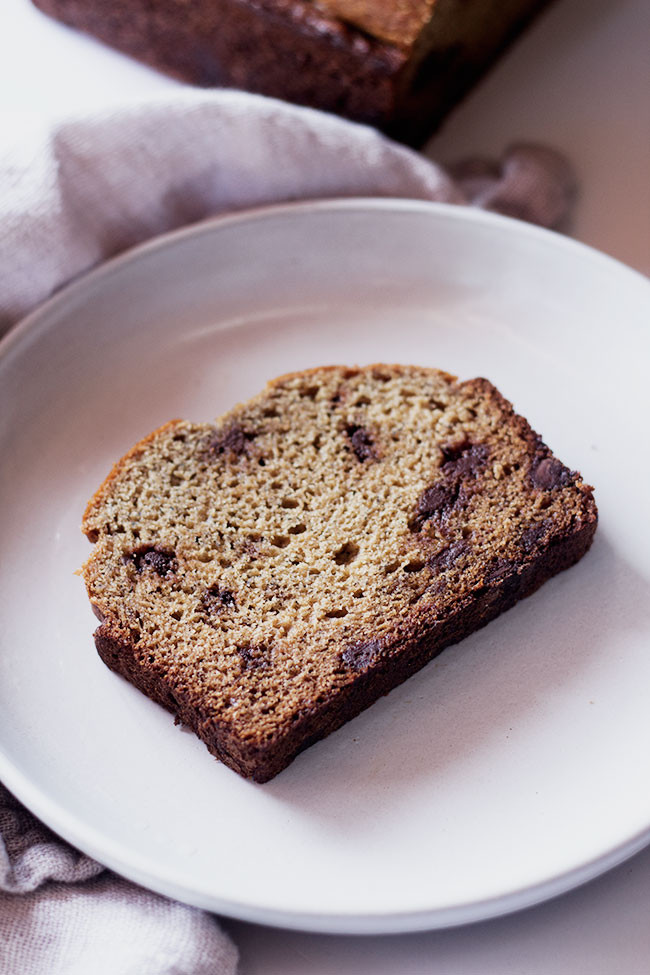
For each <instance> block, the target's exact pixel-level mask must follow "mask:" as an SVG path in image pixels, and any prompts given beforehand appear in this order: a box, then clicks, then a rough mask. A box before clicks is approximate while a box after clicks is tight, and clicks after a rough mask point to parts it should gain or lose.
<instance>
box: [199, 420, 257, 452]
mask: <svg viewBox="0 0 650 975" xmlns="http://www.w3.org/2000/svg"><path fill="white" fill-rule="evenodd" d="M256 436H257V434H256V433H251V432H250V431H248V430H244V428H243V427H242V426H241V425H240V424H239V423H234V424H232V425H231V426H229V427H227V428H226V429H225V430H219V431H217V433H216V434H215V435H214V436H212V437H211V438H210V441H209V443H208V447H207V450H208V453H209V454H212V455H213V456H221V455H222V454H232V455H233V456H235V457H240V456H241V455H242V454H248V452H249V445H250V442H251V441H252V440H254V439H255V437H256Z"/></svg>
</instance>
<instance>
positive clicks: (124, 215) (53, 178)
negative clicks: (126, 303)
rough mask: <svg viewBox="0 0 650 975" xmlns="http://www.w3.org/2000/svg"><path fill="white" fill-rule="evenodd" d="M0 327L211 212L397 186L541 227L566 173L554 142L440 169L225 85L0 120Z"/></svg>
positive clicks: (555, 213)
mask: <svg viewBox="0 0 650 975" xmlns="http://www.w3.org/2000/svg"><path fill="white" fill-rule="evenodd" d="M3 133H4V134H3V138H2V140H0V256H1V258H2V260H1V261H0V330H1V329H2V328H3V326H4V328H6V327H7V326H8V325H10V324H11V323H12V322H14V321H16V320H17V319H19V318H20V317H22V316H23V315H25V314H26V313H27V312H28V311H29V310H30V309H31V308H33V307H34V306H35V305H36V304H37V303H38V302H40V301H42V300H43V299H44V298H46V297H47V296H48V295H50V294H51V293H52V292H53V291H54V290H55V289H56V288H58V287H60V286H61V285H62V284H64V283H65V282H66V281H69V280H70V279H71V278H73V277H75V276H76V275H78V274H80V273H82V272H83V271H84V270H86V269H88V268H89V267H92V266H93V265H95V264H97V263H99V262H100V261H102V260H104V259H105V258H107V257H110V256H112V255H113V254H117V253H119V252H120V251H123V250H125V249H126V248H128V247H130V246H132V245H133V244H137V243H139V242H140V241H143V240H147V239H148V238H150V237H153V236H155V235H156V234H160V233H163V232H164V231H167V230H172V229H173V228H175V227H179V226H182V225H185V224H189V223H192V222H194V221H196V220H200V219H201V218H202V217H206V216H211V215H213V214H217V213H222V212H225V211H232V210H238V209H243V208H247V207H252V206H258V205H261V204H266V203H274V202H278V201H286V200H298V199H310V198H311V199H314V198H325V197H341V196H384V197H385V196H397V197H414V198H417V199H423V200H442V201H445V202H451V203H468V202H471V203H475V204H476V205H478V206H483V207H487V208H489V209H493V210H498V211H500V212H504V213H508V214H511V215H513V216H518V217H522V218H523V219H527V220H530V221H532V222H533V223H538V224H541V225H543V226H547V227H554V226H557V225H558V224H559V223H560V222H561V221H562V220H563V219H564V217H565V216H566V212H567V209H568V207H569V205H570V202H571V199H572V196H573V189H574V182H573V177H572V174H571V171H570V168H569V167H568V165H567V164H566V162H565V161H564V160H563V159H562V158H561V157H560V156H559V155H558V154H557V153H555V152H553V151H552V150H548V149H543V148H540V147H535V146H514V147H512V148H511V149H509V150H508V151H507V152H506V154H505V156H504V159H503V160H501V161H500V162H495V161H487V162H486V161H484V160H468V161H465V162H463V163H462V164H461V165H460V166H459V167H458V168H457V170H456V172H455V173H454V174H453V176H454V178H451V177H450V176H449V175H448V174H447V173H445V172H444V171H443V170H442V169H441V168H440V167H438V166H436V165H435V164H434V163H432V162H431V161H429V160H428V159H426V158H425V157H424V156H421V155H419V154H417V153H415V152H412V151H410V150H408V149H406V148H404V147H403V146H398V145H397V144H395V143H392V142H390V141H389V140H387V139H385V138H384V137H382V136H381V135H379V133H377V132H376V131H374V130H373V129H369V128H366V127H364V126H360V125H354V124H353V123H350V122H346V121H344V120H342V119H339V118H336V117H335V116H333V115H326V114H324V113H321V112H316V111H313V110H311V109H306V108H299V107H297V106H295V105H288V104H285V103H284V102H279V101H275V100H274V99H270V98H262V97H260V96H256V95H249V94H246V93H244V92H237V91H217V92H214V91H213V92H204V91H198V90H194V89H183V90H181V91H180V92H179V93H178V94H176V95H175V96H173V97H169V96H167V97H165V98H164V99H158V100H149V101H147V102H146V103H145V104H132V105H130V106H128V107H123V108H122V109H119V110H115V111H113V112H109V113H104V114H102V115H98V116H94V117H87V118H74V119H70V120H67V121H66V120H64V121H61V122H59V123H58V124H56V125H52V124H51V123H48V122H45V121H42V120H39V119H34V118H29V117H15V118H14V119H13V120H5V121H3Z"/></svg>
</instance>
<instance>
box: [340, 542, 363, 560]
mask: <svg viewBox="0 0 650 975" xmlns="http://www.w3.org/2000/svg"><path fill="white" fill-rule="evenodd" d="M358 554H359V546H358V545H356V544H355V543H354V542H346V543H345V545H342V546H341V548H340V549H339V550H338V551H337V552H335V553H334V561H335V562H336V564H337V565H348V564H349V563H350V562H352V561H353V559H356V557H357V555H358Z"/></svg>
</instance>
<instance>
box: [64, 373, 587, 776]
mask: <svg viewBox="0 0 650 975" xmlns="http://www.w3.org/2000/svg"><path fill="white" fill-rule="evenodd" d="M596 521H597V513H596V506H595V504H594V500H593V497H592V494H591V489H590V488H589V487H587V486H586V485H584V484H583V482H582V480H581V477H580V475H579V474H578V473H576V472H575V471H571V470H569V469H568V468H567V467H565V466H564V465H563V464H562V463H561V462H560V461H559V460H557V459H556V458H555V457H554V456H553V455H552V454H551V452H550V451H549V449H548V448H547V447H546V446H545V444H544V443H543V442H542V441H541V440H540V438H539V437H538V436H537V435H536V434H535V433H534V432H533V431H532V430H531V429H530V427H529V426H528V424H527V423H526V421H525V420H524V419H523V418H521V417H519V416H517V415H516V414H515V413H514V412H513V410H512V407H511V406H510V404H509V403H508V402H507V401H506V400H504V399H503V397H502V396H501V395H500V393H499V392H498V391H497V390H496V389H495V388H494V387H493V386H492V385H491V384H490V383H489V382H488V381H487V380H485V379H475V380H470V381H468V382H462V383H458V382H457V381H456V380H455V378H454V377H453V376H450V375H449V374H447V373H444V372H440V371H437V370H431V369H424V368H418V367H407V366H387V365H373V366H368V367H365V368H345V367H330V368H321V369H316V370H311V371H307V372H304V373H296V374H292V375H288V376H284V377H281V378H280V379H277V380H274V381H273V382H271V383H270V384H269V385H268V386H267V387H266V389H265V390H264V391H263V392H262V393H261V394H260V395H259V396H257V397H256V398H254V399H252V400H251V401H249V402H248V403H245V404H243V405H240V406H237V407H235V408H234V409H233V410H232V411H231V412H229V413H228V414H226V415H225V416H224V417H222V418H221V420H219V421H218V422H217V423H215V424H197V423H188V422H183V421H173V422H171V423H168V424H166V425H165V426H164V427H162V428H161V429H160V430H158V431H156V432H155V433H153V434H151V435H150V436H149V437H147V438H146V439H145V440H143V441H142V442H141V443H140V444H138V445H136V446H135V447H134V448H133V449H132V450H131V451H130V452H129V453H128V454H127V455H126V456H125V457H124V458H123V459H122V460H121V461H119V462H118V464H116V466H115V467H114V469H113V470H112V472H111V473H110V475H109V476H108V478H107V479H106V481H105V482H104V484H103V485H102V487H101V488H100V489H99V491H98V492H97V494H96V495H95V496H94V497H93V498H92V499H91V501H90V502H89V504H88V507H87V509H86V512H85V516H84V520H83V531H84V532H85V533H86V535H87V536H88V538H89V539H90V540H91V541H92V542H94V549H93V552H92V555H91V556H90V558H89V559H88V561H87V562H86V564H85V566H84V568H83V576H84V580H85V583H86V586H87V590H88V595H89V597H90V600H91V602H92V604H93V607H94V608H95V611H96V613H97V615H98V616H99V618H100V620H101V621H102V625H101V626H100V628H99V629H98V631H97V633H96V637H95V638H96V643H97V648H98V650H99V652H100V654H101V656H102V657H103V659H104V660H105V661H106V663H107V664H108V665H109V666H110V667H112V669H114V670H116V671H118V672H119V673H121V674H123V675H124V676H125V677H127V678H128V679H129V680H131V681H132V682H133V683H134V684H136V686H138V687H139V688H140V689H141V690H143V691H144V692H145V693H146V694H148V696H150V697H152V698H153V699H154V700H156V701H158V702H159V703H161V704H163V705H164V706H166V707H168V708H169V709H170V710H172V711H173V712H174V713H175V714H176V715H177V717H178V719H179V720H180V721H183V722H185V723H186V724H188V725H190V726H191V727H192V728H193V729H194V731H195V732H196V733H197V734H198V735H199V736H200V737H201V738H202V739H203V740H204V741H205V742H206V744H207V745H208V747H209V748H210V750H211V751H212V752H213V754H215V755H216V756H217V757H218V758H220V759H221V760H222V761H224V762H226V764H228V765H230V766H231V767H232V768H234V769H235V770H236V771H238V772H239V773H240V774H242V775H245V776H247V777H251V778H254V779H256V780H258V781H265V780H266V779H268V778H271V777H272V776H273V775H275V774H276V773H277V772H278V771H280V769H281V768H283V767H284V766H285V765H287V764H288V763H289V761H291V759H292V758H293V757H295V755H296V754H297V753H298V752H299V751H300V750H302V749H303V748H305V747H306V746H307V745H309V744H311V743H312V742H313V741H315V740H317V739H318V738H321V737H323V736H324V735H326V734H328V733H329V732H330V731H332V730H333V729H334V728H336V727H338V726H339V725H340V724H342V723H343V722H344V721H346V720H348V718H350V717H352V716H353V715H354V714H356V713H358V712H359V711H360V710H361V709H362V708H364V707H366V706H368V704H370V703H372V701H373V700H375V699H376V698H377V697H379V696H380V695H381V694H384V693H386V692H387V691H388V690H390V689H391V687H393V686H395V685H396V684H397V683H400V682H401V681H403V680H404V679H406V677H408V676H409V674H410V673H412V672H414V671H415V670H417V669H418V668H419V667H421V666H422V665H423V664H424V663H426V662H427V661H428V660H429V659H431V657H432V656H433V655H434V654H435V653H436V652H438V651H439V650H440V649H442V648H443V646H445V645H447V644H448V643H450V642H454V641H456V640H458V639H461V638H462V637H463V636H465V635H466V634H467V633H469V632H471V631H472V630H474V629H476V628H478V627H479V626H481V625H483V624H484V623H486V622H488V621H489V619H492V618H493V617H494V616H495V615H497V614H498V613H499V612H501V611H502V610H504V609H507V608H508V607H509V606H511V605H512V604H513V603H514V602H516V601H517V600H518V599H520V598H522V596H525V595H528V593H529V592H532V591H533V590H534V589H536V588H537V587H538V586H539V585H541V583H542V582H544V581H545V579H547V578H548V577H549V576H550V575H553V574H554V573H555V572H557V571H560V570H561V569H563V568H566V567H567V566H568V565H570V564H572V563H573V562H575V561H577V559H579V558H580V557H581V556H582V555H583V554H584V552H585V551H586V550H587V548H588V547H589V544H590V542H591V538H592V536H593V533H594V530H595V527H596ZM540 625H543V621H540Z"/></svg>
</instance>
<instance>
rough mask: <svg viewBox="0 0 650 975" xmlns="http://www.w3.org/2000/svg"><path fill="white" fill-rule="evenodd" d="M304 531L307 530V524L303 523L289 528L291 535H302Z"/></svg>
mask: <svg viewBox="0 0 650 975" xmlns="http://www.w3.org/2000/svg"><path fill="white" fill-rule="evenodd" d="M304 531H307V526H306V525H302V524H301V525H292V526H291V528H290V529H289V534H290V535H302V533H303V532H304Z"/></svg>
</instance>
